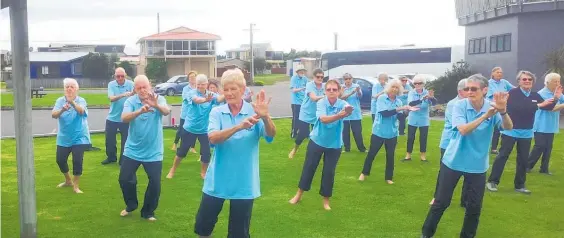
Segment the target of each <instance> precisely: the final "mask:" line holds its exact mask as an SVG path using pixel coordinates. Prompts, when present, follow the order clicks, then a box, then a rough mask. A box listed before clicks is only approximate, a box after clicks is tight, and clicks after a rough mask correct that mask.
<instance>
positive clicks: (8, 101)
mask: <svg viewBox="0 0 564 238" xmlns="http://www.w3.org/2000/svg"><path fill="white" fill-rule="evenodd" d="M79 95H80V96H81V97H83V98H84V99H85V100H86V102H87V103H88V106H109V105H110V100H109V99H108V95H107V94H105V93H79ZM13 96H14V95H13V94H12V93H2V95H1V100H2V101H1V106H2V107H13V106H14V97H13ZM61 96H63V93H49V92H47V95H45V96H44V97H42V98H32V99H31V105H32V107H52V106H53V105H55V101H56V100H57V98H59V97H61ZM166 100H167V103H168V104H180V103H181V102H182V97H181V96H166Z"/></svg>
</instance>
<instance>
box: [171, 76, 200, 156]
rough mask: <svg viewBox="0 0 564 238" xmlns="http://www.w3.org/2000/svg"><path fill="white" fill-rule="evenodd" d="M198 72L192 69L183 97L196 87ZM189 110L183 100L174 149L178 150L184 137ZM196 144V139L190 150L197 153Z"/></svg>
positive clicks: (183, 90)
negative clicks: (183, 128)
mask: <svg viewBox="0 0 564 238" xmlns="http://www.w3.org/2000/svg"><path fill="white" fill-rule="evenodd" d="M197 74H198V72H196V71H190V72H189V73H188V85H186V86H184V88H182V97H185V96H186V95H188V93H190V91H192V90H194V89H196V75H197ZM187 112H188V104H187V102H185V101H182V107H181V108H180V124H179V125H178V128H177V129H176V135H175V137H174V144H172V150H176V149H177V147H178V142H179V141H180V139H181V137H182V127H184V122H185V121H186V113H187ZM195 145H196V141H194V144H193V145H191V147H190V152H192V153H196V150H195V149H194V147H195Z"/></svg>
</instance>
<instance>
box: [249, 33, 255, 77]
mask: <svg viewBox="0 0 564 238" xmlns="http://www.w3.org/2000/svg"><path fill="white" fill-rule="evenodd" d="M253 26H255V24H253V23H251V26H250V28H249V32H250V38H251V44H250V48H251V82H253V83H254V82H255V53H254V50H253Z"/></svg>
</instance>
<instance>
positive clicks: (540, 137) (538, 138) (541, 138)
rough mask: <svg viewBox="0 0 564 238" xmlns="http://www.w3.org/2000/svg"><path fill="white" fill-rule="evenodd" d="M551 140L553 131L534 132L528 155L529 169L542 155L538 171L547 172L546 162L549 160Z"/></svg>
mask: <svg viewBox="0 0 564 238" xmlns="http://www.w3.org/2000/svg"><path fill="white" fill-rule="evenodd" d="M553 142H554V133H542V132H535V145H534V146H533V150H532V151H531V154H530V155H529V164H528V168H529V169H533V168H534V167H535V165H536V164H537V162H538V161H539V159H540V157H541V155H542V160H541V166H540V172H541V173H548V162H549V161H550V154H551V153H552V143H553Z"/></svg>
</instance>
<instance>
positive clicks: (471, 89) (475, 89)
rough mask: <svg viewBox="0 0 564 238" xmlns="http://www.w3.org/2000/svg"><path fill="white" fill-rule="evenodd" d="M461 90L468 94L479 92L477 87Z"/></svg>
mask: <svg viewBox="0 0 564 238" xmlns="http://www.w3.org/2000/svg"><path fill="white" fill-rule="evenodd" d="M462 90H463V91H464V92H468V91H472V92H476V91H478V90H479V88H477V87H467V88H463V89H462Z"/></svg>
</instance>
